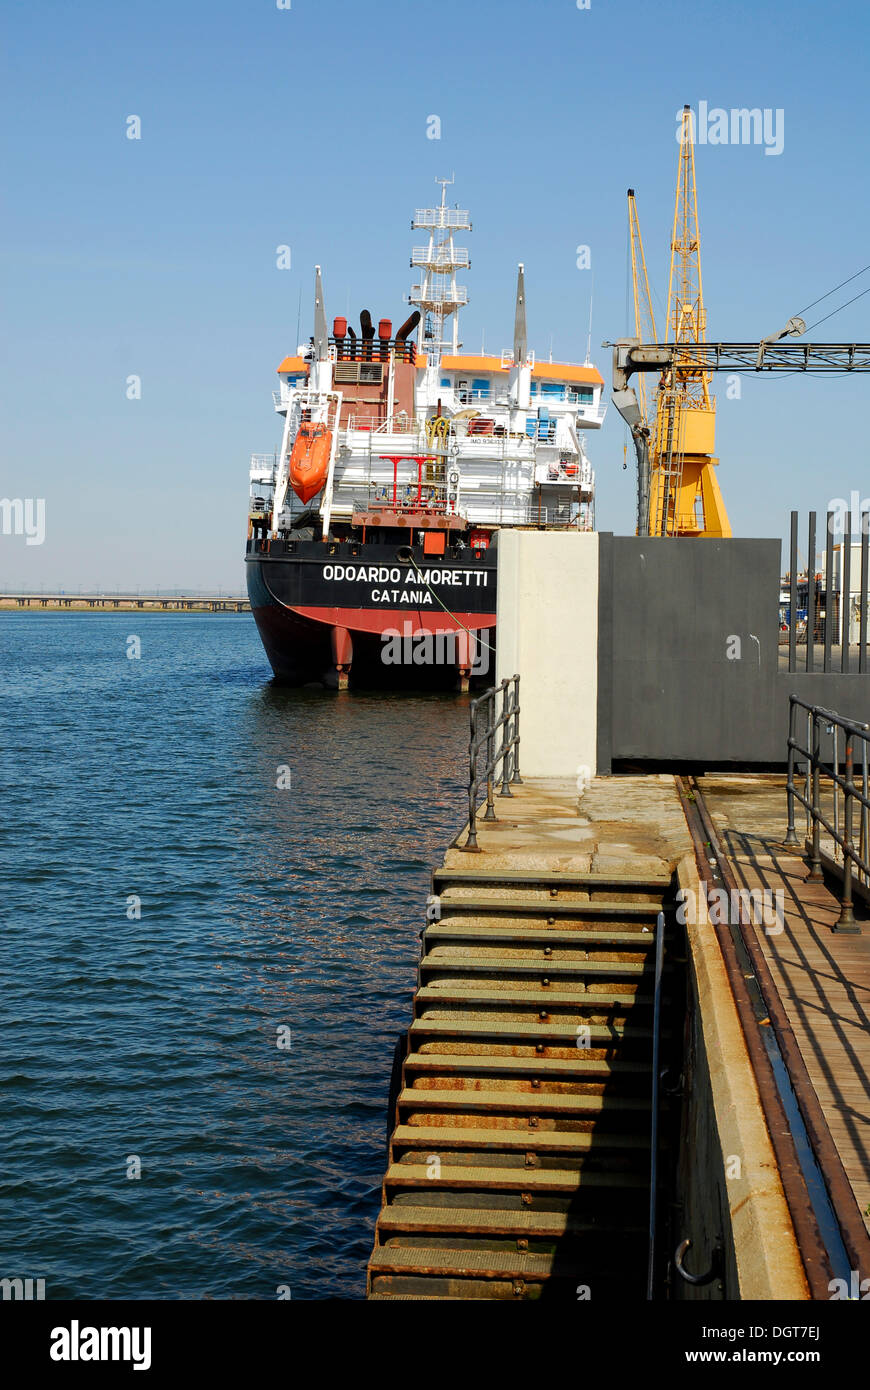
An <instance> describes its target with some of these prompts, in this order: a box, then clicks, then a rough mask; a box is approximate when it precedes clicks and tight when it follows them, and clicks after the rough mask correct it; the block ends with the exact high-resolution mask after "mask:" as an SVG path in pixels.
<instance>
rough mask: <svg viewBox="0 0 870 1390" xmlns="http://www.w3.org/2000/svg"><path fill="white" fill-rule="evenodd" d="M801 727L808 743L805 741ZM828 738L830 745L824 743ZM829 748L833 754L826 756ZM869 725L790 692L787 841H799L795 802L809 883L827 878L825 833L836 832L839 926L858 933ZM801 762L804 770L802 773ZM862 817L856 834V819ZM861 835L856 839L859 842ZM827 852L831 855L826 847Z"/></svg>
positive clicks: (866, 885) (869, 820)
mask: <svg viewBox="0 0 870 1390" xmlns="http://www.w3.org/2000/svg"><path fill="white" fill-rule="evenodd" d="M801 726H803V737H804V738H805V740H806V743H805V744H802V743H801V741H800V732H801ZM823 740H824V741H825V747H824V748H823ZM828 750H830V754H829V756H827V757H826V756H825V754H826V753H827V751H828ZM868 763H870V725H868V724H859V723H858V722H856V721H855V720H854V719H845V718H844V717H843V716H842V715H841V714H837V713H836V711H835V710H829V709H824V708H823V707H822V706H821V705H808V704H806V703H805V702H804V701H803V700H800V699H798V697H797V695H789V719H788V776H787V779H786V798H787V804H788V828H787V830H786V836H785V843H786V844H787V845H797V844H798V843H799V841H798V837H797V834H796V832H795V803H796V802H797V803H798V804H799V805H801V806H803V808H804V811H805V813H806V844H807V846H808V847H809V852H810V853H809V866H810V872H809V878H808V882H810V883H821V882H822V881H823V877H824V874H823V865H822V845H821V832H822V830H824V831H826V832H827V834H828V835H829V836H830V837H831V841H832V849H831V854H830V856H827V857H828V858H829V867H830V868H832V869H833V870H834V872H836V873H837V874H840V873H842V876H843V882H842V888H841V892H840V916H839V919H838V921H837V923H836V926H835V927H834V930H835V931H841V932H843V931H845V932H852V933H855V932H858V931H859V930H860V929H859V927H858V925H857V923H856V921H855V915H854V911H853V907H852V900H853V890H854V888H855V886H856V883H857V887H858V890H859V892H861V891H863V893H865V894H866V893H868V892H870V786H868ZM800 764H802V766H803V771H802V772H799V765H800ZM856 817H857V819H858V821H859V825H858V831H857V837H856V833H855V820H856ZM856 838H857V842H856ZM825 852H826V855H827V851H825Z"/></svg>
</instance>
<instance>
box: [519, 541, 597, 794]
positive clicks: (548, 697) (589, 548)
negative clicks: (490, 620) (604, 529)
mask: <svg viewBox="0 0 870 1390" xmlns="http://www.w3.org/2000/svg"><path fill="white" fill-rule="evenodd" d="M497 613H498V617H497V625H496V634H497V635H496V648H497V651H496V682H498V681H500V680H502V679H503V678H504V677H505V676H512V675H514V674H515V673H519V676H520V739H521V744H520V768H521V770H522V774H523V776H524V777H571V778H574V777H576V776H577V775H578V773H579V771H580V769H585V770H586V773H587V775H588V776H594V775H595V772H596V743H597V710H598V536H597V534H596V533H595V532H594V531H587V532H578V531H559V532H553V531H513V530H511V531H500V532H499V536H498V605H497Z"/></svg>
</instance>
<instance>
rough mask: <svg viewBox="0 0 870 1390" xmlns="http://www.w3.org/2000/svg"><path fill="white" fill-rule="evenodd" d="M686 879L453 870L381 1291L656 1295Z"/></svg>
mask: <svg viewBox="0 0 870 1390" xmlns="http://www.w3.org/2000/svg"><path fill="white" fill-rule="evenodd" d="M669 886H670V880H669V875H668V874H667V872H666V871H665V869H664V867H663V868H662V870H661V872H659V873H656V872H650V873H649V874H645V875H644V876H643V877H637V878H632V877H630V876H626V874H625V873H624V872H623V873H622V874H620V875H618V876H609V875H607V874H602V873H592V872H580V871H574V872H558V873H557V872H548V871H543V870H532V869H530V870H526V871H522V872H515V873H507V872H504V871H498V870H495V871H486V870H476V869H468V870H466V869H464V868H462V867H459V868H450V869H442V870H440V871H439V872H438V873H436V875H435V878H434V888H435V892H436V894H437V895H438V897H439V899H440V912H441V917H440V920H439V921H437V922H433V923H431V924H430V925H429V926H428V927H427V928H426V930H425V932H424V934H423V950H422V958H421V961H420V970H419V980H418V988H417V991H416V994H415V997H414V1016H413V1022H412V1024H411V1027H410V1030H409V1033H408V1035H407V1052H406V1055H405V1058H404V1063H403V1065H402V1069H401V1081H400V1085H399V1088H398V1093H397V1094H396V1095H395V1097H394V1114H393V1128H392V1133H391V1138H390V1144H389V1159H388V1167H387V1172H386V1175H385V1178H384V1184H383V1192H382V1208H381V1212H380V1215H379V1217H378V1221H377V1227H376V1232H375V1245H374V1250H373V1251H372V1255H371V1259H370V1261H369V1268H368V1296H369V1297H370V1298H373V1299H390V1298H405V1299H414V1298H423V1299H475V1298H484V1299H523V1300H524V1299H537V1298H555V1299H564V1300H569V1301H572V1302H576V1301H577V1300H578V1298H584V1297H591V1298H602V1297H604V1298H610V1297H614V1298H615V1297H623V1296H627V1297H633V1298H638V1297H639V1298H643V1297H644V1294H645V1276H646V1258H647V1248H648V1204H649V1162H650V1123H651V1102H650V1090H651V1068H650V1053H651V1047H652V1003H653V977H654V956H655V926H656V917H657V914H658V913H659V912H660V911H661V910H662V905H663V901H664V900H665V898H666V896H667V894H668V892H669ZM665 994H667V976H665Z"/></svg>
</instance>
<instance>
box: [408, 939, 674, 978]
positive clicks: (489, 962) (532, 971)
mask: <svg viewBox="0 0 870 1390" xmlns="http://www.w3.org/2000/svg"><path fill="white" fill-rule="evenodd" d="M652 967H653V963H652V962H651V961H631V960H607V961H598V960H582V959H578V958H576V957H575V958H572V959H571V960H557V959H556V958H555V957H554V956H553V957H545V956H544V955H543V953H541V954H540V955H538V957H537V958H536V959H534V960H533V959H530V958H529V957H527V956H519V955H514V956H509V955H503V954H496V953H495V952H493V954H492V955H483V954H481V955H479V956H475V955H462V954H460V953H459V952H458V951H455V950H452V949H450V948H449V947H447V946H440V947H436V949H435V950H434V951H432V952H429V954H428V955H425V956H424V957H423V959H422V960H421V961H420V972H421V974H429V973H431V972H432V971H436V970H437V971H446V970H449V971H461V972H465V973H473V974H480V973H483V974H487V975H493V974H503V975H544V976H545V977H546V978H550V976H556V975H579V976H584V975H603V976H605V977H606V978H607V979H611V978H618V979H622V978H629V977H631V976H638V975H643V974H645V973H646V974H649V973H650V972H651V970H652Z"/></svg>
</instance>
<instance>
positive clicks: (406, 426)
mask: <svg viewBox="0 0 870 1390" xmlns="http://www.w3.org/2000/svg"><path fill="white" fill-rule="evenodd" d="M344 428H345V429H348V430H366V431H369V432H370V433H371V434H420V433H422V429H423V426H422V424H421V423H420V421H419V420H417V419H415V417H414V416H413V415H407V414H404V413H403V414H399V415H391V416H385V415H356V414H354V415H348V417H347V420H346V422H345V425H344Z"/></svg>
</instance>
